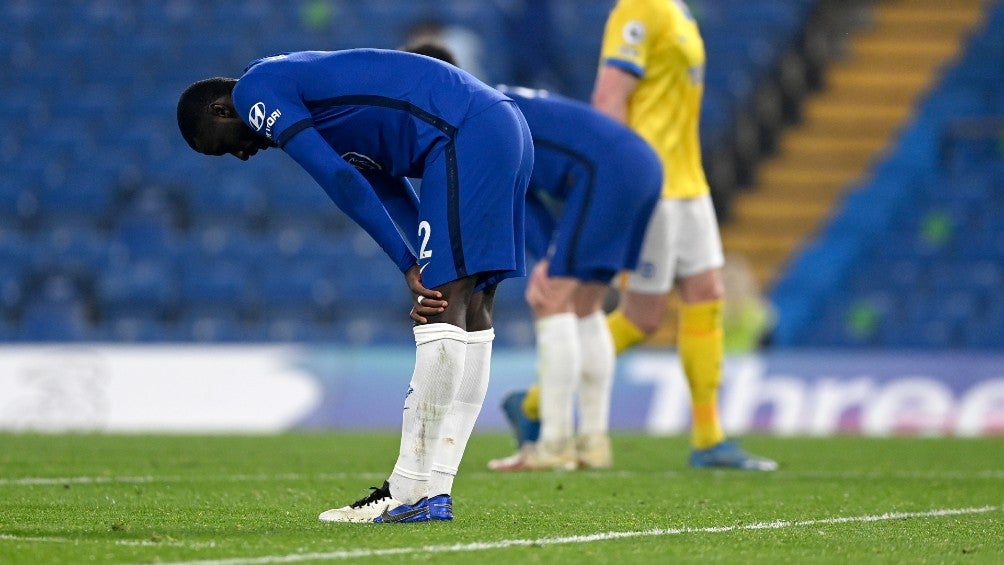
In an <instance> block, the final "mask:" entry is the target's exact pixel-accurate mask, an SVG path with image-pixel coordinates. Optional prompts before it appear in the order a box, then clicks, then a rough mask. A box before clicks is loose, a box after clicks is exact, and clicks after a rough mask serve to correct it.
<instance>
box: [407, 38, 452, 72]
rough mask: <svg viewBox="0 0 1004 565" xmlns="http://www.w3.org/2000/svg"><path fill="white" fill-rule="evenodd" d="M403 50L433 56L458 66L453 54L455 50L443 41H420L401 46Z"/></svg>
mask: <svg viewBox="0 0 1004 565" xmlns="http://www.w3.org/2000/svg"><path fill="white" fill-rule="evenodd" d="M401 51H407V52H408V53H416V54H418V55H425V56H426V57H432V58H433V59H439V60H440V61H443V62H445V63H449V64H451V65H453V66H454V67H456V66H458V65H457V59H456V57H454V56H453V52H452V51H450V49H449V48H448V47H446V46H445V45H443V44H442V43H436V42H434V41H419V42H416V43H409V44H408V45H405V46H404V47H402V48H401Z"/></svg>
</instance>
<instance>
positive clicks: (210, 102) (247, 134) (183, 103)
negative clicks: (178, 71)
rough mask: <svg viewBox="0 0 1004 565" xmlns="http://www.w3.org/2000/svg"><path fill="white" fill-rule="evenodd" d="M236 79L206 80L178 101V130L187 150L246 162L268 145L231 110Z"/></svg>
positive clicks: (184, 93) (235, 111)
mask: <svg viewBox="0 0 1004 565" xmlns="http://www.w3.org/2000/svg"><path fill="white" fill-rule="evenodd" d="M235 84H237V80H236V79H232V78H207V79H205V80H200V81H198V82H196V83H193V84H192V85H191V86H189V87H188V88H186V89H185V91H184V92H182V93H181V97H180V98H179V99H178V129H180V130H181V135H182V137H184V138H185V141H186V142H188V145H189V147H191V148H192V149H194V150H196V151H198V152H199V153H203V154H205V155H227V154H230V155H233V156H234V157H237V158H238V159H240V160H241V161H247V160H248V159H249V158H250V157H251V156H252V155H254V154H255V153H257V152H258V151H259V150H261V149H266V148H268V147H270V146H271V145H272V144H271V143H270V142H269V141H268V140H267V139H265V138H264V137H260V136H259V135H258V134H256V133H255V132H254V130H252V129H251V128H250V127H248V125H247V124H245V123H244V122H243V121H242V120H241V119H240V116H238V115H237V110H236V109H234V101H233V92H234V85H235Z"/></svg>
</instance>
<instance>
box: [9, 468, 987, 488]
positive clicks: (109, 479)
mask: <svg viewBox="0 0 1004 565" xmlns="http://www.w3.org/2000/svg"><path fill="white" fill-rule="evenodd" d="M702 472H704V473H708V472H707V471H702ZM689 473H690V472H689V471H655V472H640V471H589V472H584V473H579V474H577V475H576V476H578V477H586V478H590V479H598V480H602V479H617V480H621V479H631V478H642V477H677V478H678V477H682V476H685V475H687V474H689ZM711 473H714V474H716V476H728V477H740V476H742V477H751V476H757V477H762V478H765V479H766V478H775V479H796V480H798V479H840V480H869V481H870V480H874V479H883V478H886V479H889V478H891V479H906V480H984V479H986V480H1001V479H1004V470H986V471H976V472H972V471H890V472H883V471H863V472H860V473H855V472H832V473H831V472H827V471H783V470H782V471H778V472H776V473H758V474H749V473H742V472H737V471H711ZM561 475H562V473H561V472H555V473H553V476H555V477H558V476H561ZM463 476H464V477H467V478H474V479H485V478H489V477H491V478H493V479H500V478H504V477H520V476H521V474H520V473H492V472H488V471H474V472H467V473H464V475H463ZM543 476H547V475H543ZM384 478H386V474H385V473H377V472H359V473H318V474H307V473H280V474H274V475H266V474H255V475H221V476H217V477H213V476H205V475H203V476H184V475H164V476H153V475H137V476H128V475H123V476H92V477H88V476H81V477H18V478H0V487H2V486H36V485H41V486H44V485H100V484H116V483H124V484H144V483H178V482H235V483H236V482H269V481H308V480H309V481H341V480H360V481H367V480H380V479H384Z"/></svg>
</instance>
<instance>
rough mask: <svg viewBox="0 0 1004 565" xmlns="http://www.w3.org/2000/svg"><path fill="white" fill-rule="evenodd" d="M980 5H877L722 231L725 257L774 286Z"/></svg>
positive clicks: (967, 1)
mask: <svg viewBox="0 0 1004 565" xmlns="http://www.w3.org/2000/svg"><path fill="white" fill-rule="evenodd" d="M981 5H982V2H981V0H954V1H953V2H952V3H951V9H947V8H946V6H945V2H944V1H943V0H887V1H880V2H877V3H875V4H874V5H873V6H871V8H870V10H869V13H868V14H867V15H868V23H867V25H865V26H863V27H861V28H859V29H858V31H857V32H855V33H853V34H852V36H851V38H850V42H849V44H848V46H847V51H846V56H845V57H844V58H843V59H842V60H838V61H835V62H834V63H832V64H831V65H830V66H829V67H828V68H827V69H826V71H825V79H824V80H825V88H824V89H823V90H821V91H820V92H819V93H818V94H816V95H814V96H810V98H808V99H807V100H806V102H805V106H804V108H803V114H802V120H801V122H800V123H799V124H797V125H796V126H795V127H792V128H789V129H788V130H787V131H785V132H783V133H782V134H781V138H780V141H779V144H778V151H777V152H776V154H775V155H774V156H773V157H771V158H768V159H767V160H766V161H764V163H763V164H762V165H761V167H760V169H759V171H758V173H757V178H756V180H755V181H754V185H753V186H752V187H751V190H748V191H745V192H743V193H741V194H740V195H738V197H737V198H736V200H735V201H734V203H733V209H732V215H731V221H729V222H728V223H727V224H726V225H723V226H722V239H723V244H724V246H725V251H726V253H736V254H740V255H742V256H745V257H746V258H747V259H748V260H749V262H750V263H751V266H752V268H753V271H754V274H755V277H756V279H757V281H758V282H759V283H760V285H761V287H765V288H769V287H770V286H771V284H772V283H773V282H774V281H775V279H776V277H777V275H778V273H779V271H780V270H781V269H783V268H784V266H785V263H786V261H787V260H788V259H789V257H791V256H792V254H793V253H794V252H795V251H797V250H798V249H799V248H800V246H801V245H802V244H803V243H804V242H805V241H806V239H807V237H808V236H810V235H811V234H812V233H813V232H814V231H815V230H816V229H817V227H818V226H820V224H821V222H822V220H823V219H825V218H826V217H827V216H828V215H829V214H830V211H831V210H832V208H833V205H834V203H835V202H837V201H838V200H839V199H840V198H841V196H842V194H843V193H844V191H845V188H846V187H847V186H848V185H849V184H850V183H852V182H853V181H855V180H856V179H857V178H859V177H860V176H861V175H862V174H863V173H865V172H866V169H867V167H868V166H869V165H870V163H871V162H872V161H873V159H874V158H875V157H876V156H877V155H879V154H881V152H882V151H883V150H884V149H885V148H886V147H887V146H888V145H889V143H890V140H891V138H892V137H893V136H894V135H895V134H896V132H897V131H898V130H899V128H900V127H901V126H902V124H903V123H904V121H905V120H906V119H907V118H908V116H909V115H910V113H911V111H912V109H913V107H914V105H915V101H916V99H917V98H918V96H919V95H920V94H922V93H923V92H924V91H925V90H926V88H927V87H928V85H929V84H931V82H932V81H933V79H934V77H935V75H936V72H937V71H938V69H939V68H941V66H942V65H943V64H944V63H945V62H946V61H947V60H949V59H950V58H951V57H952V56H953V55H955V54H956V52H957V51H958V49H959V45H960V41H961V40H962V38H963V37H964V36H965V34H966V33H967V32H968V31H969V30H970V29H971V28H973V27H974V26H975V25H976V23H977V22H978V21H979V19H980V16H981Z"/></svg>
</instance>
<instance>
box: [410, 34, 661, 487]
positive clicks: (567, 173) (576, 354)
mask: <svg viewBox="0 0 1004 565" xmlns="http://www.w3.org/2000/svg"><path fill="white" fill-rule="evenodd" d="M407 49H408V50H409V51H411V52H417V53H421V54H424V55H428V56H431V57H436V58H439V59H442V60H445V61H447V62H451V63H452V62H453V59H452V57H451V56H450V52H449V51H448V50H445V49H444V48H443V47H441V46H438V45H435V44H421V45H415V46H410V47H408V48H407ZM499 89H500V91H501V92H502V93H503V94H505V95H507V96H508V97H510V98H512V99H513V100H514V101H516V104H517V105H518V106H519V108H520V111H521V112H522V113H523V115H524V116H525V117H526V121H527V123H528V124H529V126H530V132H531V134H532V136H533V145H534V168H533V176H532V177H531V179H530V187H529V189H528V191H527V212H528V214H527V218H528V221H527V242H528V250H529V251H530V253H531V254H532V255H534V256H537V257H541V260H540V261H539V262H537V264H536V266H535V267H534V269H533V272H532V273H531V275H530V281H529V285H528V287H527V291H526V299H527V302H528V303H529V305H530V308H531V310H532V311H533V314H534V326H535V330H536V331H535V333H536V340H537V373H538V379H539V383H540V386H539V412H540V429H539V440H537V441H528V442H525V443H523V444H522V445H521V446H520V449H519V451H518V452H517V453H516V454H515V455H513V456H511V457H506V458H504V459H497V460H493V461H492V462H490V463H489V467H490V468H492V469H494V470H499V471H516V470H538V469H539V470H546V469H574V468H577V467H585V468H606V467H609V466H610V465H611V463H612V456H611V449H610V439H609V434H608V431H609V411H610V410H609V408H610V393H611V387H612V384H613V376H614V360H615V353H614V345H613V340H612V338H611V336H610V332H609V329H608V326H607V323H606V316H605V314H604V312H603V301H604V299H605V297H606V294H607V291H608V290H609V285H610V282H611V281H612V280H613V279H614V278H615V276H616V275H617V274H618V272H619V271H622V270H631V269H634V268H635V267H636V265H637V263H638V257H639V254H640V250H641V244H642V240H643V239H644V235H645V229H646V227H647V225H648V221H649V218H650V217H651V215H652V212H653V210H654V209H655V206H656V203H657V202H658V200H659V194H660V191H661V186H662V166H661V165H660V161H659V157H658V155H656V153H655V152H654V151H653V150H652V149H651V148H650V147H649V145H648V143H647V142H645V140H644V139H642V138H641V137H640V136H638V135H636V134H635V133H633V132H632V131H631V130H630V129H628V128H627V127H625V126H623V125H621V124H619V123H617V122H616V121H614V120H613V119H611V118H609V117H607V116H605V115H603V114H601V113H599V112H597V111H596V110H594V109H593V108H591V107H590V106H589V105H588V104H585V103H582V102H578V101H575V100H572V99H569V98H565V97H562V96H559V95H556V94H550V93H547V92H544V91H539V90H530V89H525V88H518V87H517V88H513V87H505V86H503V87H499ZM576 396H577V398H578V413H579V418H578V428H577V429H576V426H575V419H574V416H575V410H574V408H575V400H576ZM514 400H515V401H519V397H511V398H510V399H507V402H513V401H514ZM512 411H513V410H512V407H507V409H506V412H507V414H508V415H510V418H512V415H511V414H510V413H511V412H512ZM527 435H529V436H531V437H524V436H527ZM533 435H535V434H534V433H533V432H529V433H522V432H521V433H520V436H521V438H520V439H527V440H534V439H536V438H535V437H532V436H533Z"/></svg>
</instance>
